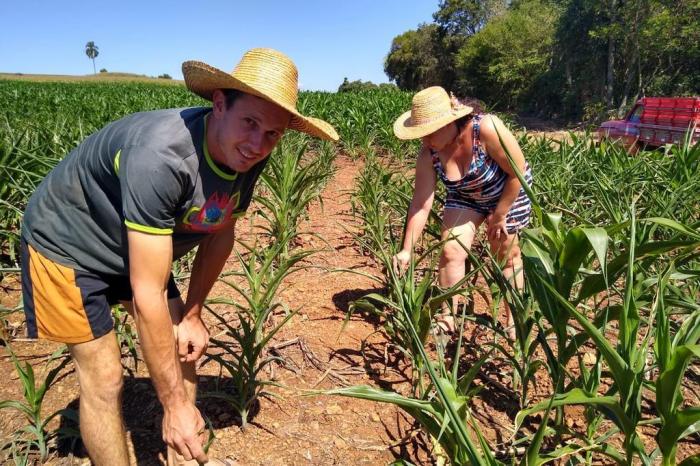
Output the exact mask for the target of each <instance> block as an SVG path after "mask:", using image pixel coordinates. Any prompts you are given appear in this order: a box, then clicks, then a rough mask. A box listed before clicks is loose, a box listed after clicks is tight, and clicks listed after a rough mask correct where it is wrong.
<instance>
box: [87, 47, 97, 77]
mask: <svg viewBox="0 0 700 466" xmlns="http://www.w3.org/2000/svg"><path fill="white" fill-rule="evenodd" d="M99 54H100V50H99V47H97V46H96V45H95V43H94V42H93V41H90V42H88V43H87V44H85V55H87V56H88V58H89V59H91V60H92V72H93V73H94V74H97V70H96V69H95V57H97V56H98V55H99Z"/></svg>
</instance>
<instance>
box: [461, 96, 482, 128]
mask: <svg viewBox="0 0 700 466" xmlns="http://www.w3.org/2000/svg"><path fill="white" fill-rule="evenodd" d="M457 100H459V103H461V104H462V105H467V106H469V107H471V108H472V111H471V113H469V114H468V115H464V116H463V117H461V118H459V119H457V120H455V123H456V124H457V130H458V131H459V132H461V131H462V130H463V129H464V127H465V126H467V123H469V121H470V120H471V119H472V118H473V117H474V115H477V114H480V113H484V103H483V102H482V101H480V100H479V99H477V98H474V97H458V98H457Z"/></svg>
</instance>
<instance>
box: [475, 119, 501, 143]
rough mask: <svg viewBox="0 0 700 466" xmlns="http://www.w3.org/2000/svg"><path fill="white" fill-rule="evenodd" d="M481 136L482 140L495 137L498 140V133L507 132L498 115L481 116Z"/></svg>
mask: <svg viewBox="0 0 700 466" xmlns="http://www.w3.org/2000/svg"><path fill="white" fill-rule="evenodd" d="M478 121H479V134H480V139H484V138H490V137H495V138H498V132H503V131H504V130H507V127H506V126H505V125H504V124H503V121H501V119H500V118H498V115H494V114H492V113H482V114H480V115H479V119H478Z"/></svg>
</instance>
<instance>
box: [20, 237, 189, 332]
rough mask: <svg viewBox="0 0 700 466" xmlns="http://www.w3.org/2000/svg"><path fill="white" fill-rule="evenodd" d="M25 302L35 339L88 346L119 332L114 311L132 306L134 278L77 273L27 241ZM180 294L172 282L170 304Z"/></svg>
mask: <svg viewBox="0 0 700 466" xmlns="http://www.w3.org/2000/svg"><path fill="white" fill-rule="evenodd" d="M21 261H22V262H21V263H22V297H23V300H24V313H25V315H26V318H27V334H28V336H29V338H44V339H47V340H52V341H59V342H63V343H71V344H73V343H83V342H86V341H90V340H94V339H96V338H99V337H101V336H103V335H105V334H107V333H109V331H110V330H112V329H113V328H114V320H113V318H112V311H111V308H112V306H113V305H115V304H117V303H118V302H119V301H131V298H132V292H131V284H130V282H129V277H128V276H120V275H101V274H95V273H92V272H86V271H83V270H77V269H72V268H70V267H66V266H65V265H61V264H58V263H56V262H54V261H52V260H51V259H48V258H46V257H45V256H43V255H42V254H40V253H39V252H38V251H37V250H36V249H34V248H33V247H32V246H31V245H29V244H27V242H26V241H25V240H24V238H22V242H21ZM178 296H180V292H179V291H178V289H177V286H176V285H175V281H174V280H173V278H172V276H171V277H170V280H169V281H168V298H176V297H178Z"/></svg>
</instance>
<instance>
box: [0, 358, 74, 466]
mask: <svg viewBox="0 0 700 466" xmlns="http://www.w3.org/2000/svg"><path fill="white" fill-rule="evenodd" d="M8 352H9V354H10V358H11V359H12V364H13V365H14V368H15V371H16V373H17V375H18V376H19V380H20V382H21V383H22V389H23V392H24V400H22V401H20V400H3V401H0V410H2V409H8V410H14V411H16V412H18V413H19V414H21V415H22V416H23V417H24V419H25V420H26V422H27V424H26V425H25V426H24V427H21V428H19V429H17V430H16V431H15V432H13V433H12V435H11V436H10V439H9V440H7V441H5V444H4V445H2V447H1V449H2V450H9V456H10V457H11V458H13V459H14V460H15V462H16V463H20V464H26V461H27V460H28V459H29V458H31V457H32V456H34V455H36V457H37V459H38V461H39V462H42V463H43V462H44V461H46V459H47V458H48V457H49V453H50V450H49V449H50V445H51V442H52V441H53V440H55V439H56V438H58V437H65V436H67V435H66V434H68V431H63V430H61V429H59V430H55V431H49V430H48V425H49V423H50V422H51V421H52V420H53V419H54V418H55V417H56V416H59V415H69V416H72V414H71V413H68V410H65V409H60V410H58V411H55V412H54V413H52V414H50V415H48V416H46V417H44V416H43V415H42V405H43V403H44V397H45V396H46V392H47V391H48V390H49V388H50V387H51V385H52V384H53V383H54V381H55V380H56V377H57V376H58V374H59V373H60V372H61V371H62V370H63V368H64V367H65V366H66V365H67V364H68V363H69V362H70V358H69V357H68V356H67V355H66V354H64V353H65V347H64V348H61V349H60V350H58V351H56V352H55V353H53V354H52V355H51V356H50V357H49V359H48V361H47V363H46V365H47V368H48V366H49V365H50V364H51V363H52V362H53V361H55V360H56V359H58V358H61V361H60V363H59V364H58V365H57V366H55V367H54V368H52V369H51V370H49V371H48V373H47V374H46V377H45V378H44V380H43V382H41V383H40V384H39V385H37V382H38V381H37V380H36V377H35V373H34V369H33V368H32V366H31V364H29V363H28V362H25V363H24V364H23V363H22V362H21V361H20V360H19V359H18V358H17V356H16V355H15V353H14V352H13V351H12V349H11V348H9V347H8Z"/></svg>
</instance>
